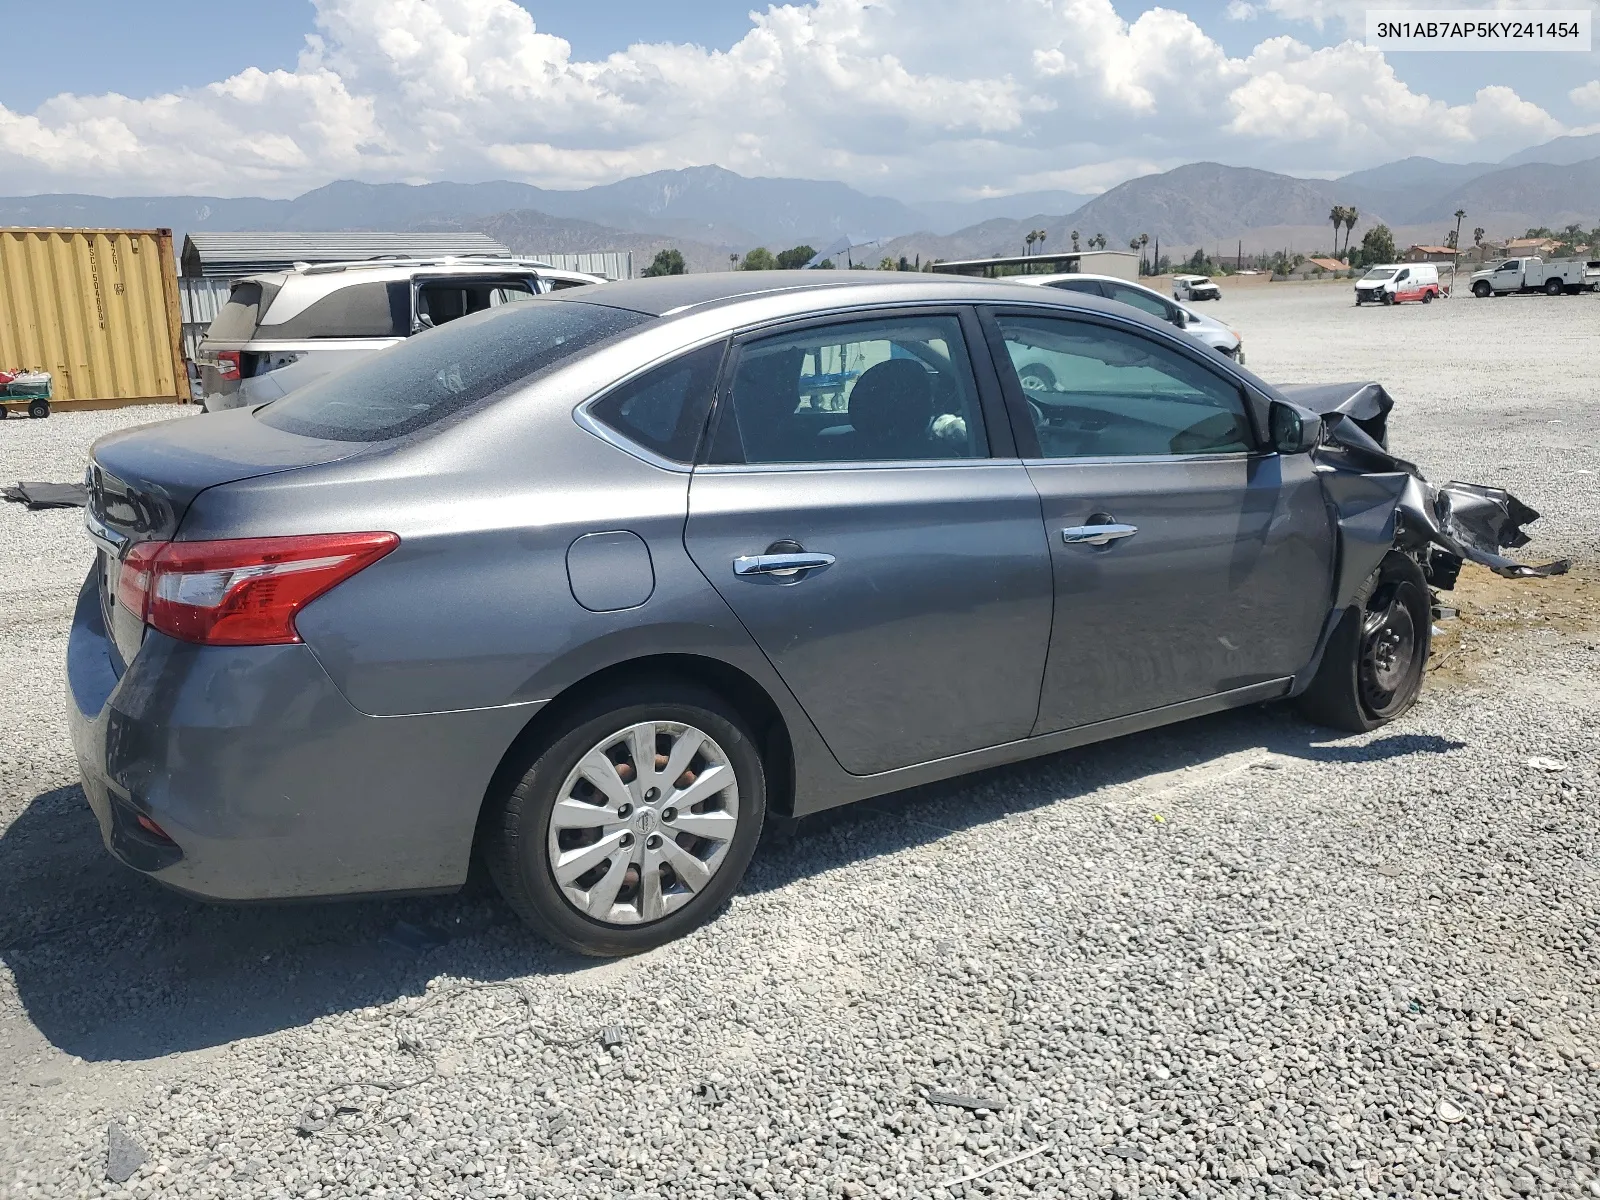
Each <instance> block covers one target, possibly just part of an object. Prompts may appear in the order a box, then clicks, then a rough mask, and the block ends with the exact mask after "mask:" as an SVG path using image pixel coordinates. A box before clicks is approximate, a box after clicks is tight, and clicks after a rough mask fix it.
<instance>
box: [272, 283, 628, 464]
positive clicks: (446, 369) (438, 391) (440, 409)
mask: <svg viewBox="0 0 1600 1200" xmlns="http://www.w3.org/2000/svg"><path fill="white" fill-rule="evenodd" d="M652 319H653V318H651V317H648V316H645V315H644V314H643V313H636V312H630V311H628V310H626V309H620V308H604V307H602V306H600V305H598V304H573V303H563V302H557V301H539V300H528V301H524V302H523V303H520V304H506V305H503V306H500V307H497V308H491V309H489V310H488V311H487V312H481V313H475V314H473V315H472V316H470V317H462V318H461V319H460V320H457V321H451V322H450V323H449V324H448V325H445V326H443V327H442V328H439V329H431V330H429V331H428V332H426V333H420V334H418V335H417V336H415V337H412V338H408V339H406V341H404V342H402V343H401V344H400V345H398V346H392V347H390V348H389V349H387V350H384V351H381V352H380V353H377V354H374V355H372V356H370V357H367V358H364V359H363V360H362V361H361V362H359V363H356V364H354V365H352V366H350V367H347V368H345V369H344V370H342V371H339V372H337V373H335V374H332V375H326V376H324V377H323V378H321V379H318V380H315V381H313V382H312V383H309V384H307V385H306V386H305V387H303V388H301V389H299V390H297V391H295V392H292V393H291V394H289V395H288V396H285V397H284V398H283V399H282V400H278V401H276V402H274V403H272V404H269V405H267V406H266V407H265V408H263V409H261V410H260V412H259V417H260V419H261V421H262V422H263V423H265V424H267V425H270V426H272V427H273V428H274V429H282V430H284V431H285V432H287V433H298V434H302V435H304V436H306V437H316V438H329V439H331V440H333V441H340V442H377V441H383V440H384V439H386V438H395V437H402V436H404V435H405V434H408V433H411V432H412V431H414V430H417V429H421V428H423V427H424V426H426V425H431V424H433V423H434V422H435V421H438V420H441V419H443V418H444V417H445V416H447V415H449V414H450V413H453V412H457V411H459V410H460V409H463V408H465V407H467V406H468V405H470V404H474V403H476V402H477V401H479V400H482V399H483V398H484V397H486V396H490V395H492V394H493V393H495V392H498V391H500V390H501V389H502V388H505V387H509V386H510V385H512V384H514V383H519V382H521V381H522V380H524V379H526V378H528V377H529V376H531V375H534V374H535V373H537V372H539V371H543V370H547V369H548V368H550V367H553V366H556V365H558V364H560V363H561V362H563V361H565V360H566V359H569V358H571V357H573V356H574V355H576V354H580V353H582V352H583V351H584V350H587V349H588V348H589V347H591V346H594V345H596V344H597V343H599V342H601V341H603V340H604V339H606V338H608V337H612V336H614V335H616V334H620V333H626V332H627V331H628V330H630V329H634V328H637V327H638V326H640V325H642V324H644V323H645V322H647V321H650V320H652Z"/></svg>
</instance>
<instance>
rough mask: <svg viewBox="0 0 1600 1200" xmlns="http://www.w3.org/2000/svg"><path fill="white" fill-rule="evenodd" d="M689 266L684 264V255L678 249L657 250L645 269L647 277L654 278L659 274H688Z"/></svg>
mask: <svg viewBox="0 0 1600 1200" xmlns="http://www.w3.org/2000/svg"><path fill="white" fill-rule="evenodd" d="M688 273H689V268H688V267H686V266H684V265H683V255H682V253H680V252H679V251H677V250H657V251H656V256H655V257H654V258H653V259H651V260H650V265H649V266H648V267H646V268H645V269H644V275H645V278H647V279H654V278H655V277H656V276H658V275H687V274H688Z"/></svg>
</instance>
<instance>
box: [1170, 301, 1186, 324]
mask: <svg viewBox="0 0 1600 1200" xmlns="http://www.w3.org/2000/svg"><path fill="white" fill-rule="evenodd" d="M1172 323H1173V324H1174V325H1176V326H1177V327H1178V328H1179V329H1187V328H1189V317H1188V314H1187V313H1185V312H1184V311H1183V309H1181V308H1179V307H1178V306H1177V305H1173V307H1172Z"/></svg>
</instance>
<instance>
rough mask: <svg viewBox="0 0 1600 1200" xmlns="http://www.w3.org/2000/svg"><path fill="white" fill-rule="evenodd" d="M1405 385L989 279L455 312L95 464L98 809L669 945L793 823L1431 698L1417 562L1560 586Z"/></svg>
mask: <svg viewBox="0 0 1600 1200" xmlns="http://www.w3.org/2000/svg"><path fill="white" fill-rule="evenodd" d="M1041 370H1044V371H1048V372H1049V373H1050V378H1051V379H1052V380H1053V381H1054V382H1052V383H1050V384H1049V386H1033V387H1028V386H1024V382H1023V381H1024V379H1026V378H1033V379H1035V380H1036V381H1037V380H1038V379H1042V378H1043V376H1042V375H1041V374H1040V371H1041ZM1388 405H1389V400H1388V397H1387V396H1385V395H1384V394H1383V392H1382V389H1381V388H1378V387H1376V385H1364V386H1355V387H1344V388H1334V389H1322V390H1318V389H1299V390H1296V391H1293V392H1288V393H1286V392H1282V391H1279V390H1278V389H1275V388H1273V387H1271V386H1270V385H1268V384H1266V383H1264V382H1262V381H1261V380H1259V379H1257V378H1256V377H1255V376H1253V375H1251V374H1250V373H1249V372H1247V371H1244V370H1243V369H1241V368H1239V367H1238V366H1237V365H1236V364H1233V363H1231V362H1228V361H1227V360H1225V359H1223V358H1221V357H1219V356H1218V355H1216V354H1214V353H1213V352H1211V351H1210V350H1208V349H1206V348H1205V347H1203V346H1200V345H1198V344H1196V343H1195V342H1194V341H1193V340H1192V339H1190V338H1188V337H1186V336H1184V335H1183V334H1182V333H1180V332H1179V331H1177V330H1176V329H1174V328H1173V327H1172V326H1171V325H1168V324H1165V323H1163V322H1160V321H1157V320H1155V319H1153V318H1149V317H1146V316H1145V315H1144V314H1142V313H1138V312H1136V311H1134V310H1132V309H1130V308H1128V307H1127V306H1125V305H1122V304H1117V303H1113V302H1111V301H1108V300H1105V299H1101V298H1096V297H1091V296H1086V295H1079V294H1075V293H1070V292H1059V291H1055V290H1052V289H1045V288H1030V287H1022V286H1019V285H1017V284H1014V283H1007V282H1004V281H985V280H972V279H961V278H956V277H947V276H931V275H901V276H896V275H892V274H887V275H885V274H878V273H871V274H867V273H862V272H836V273H835V272H774V273H771V274H747V273H740V274H737V275H735V274H725V275H720V276H719V275H700V276H685V277H678V278H666V279H653V280H643V281H635V282H629V283H623V284H615V285H607V286H606V287H604V288H595V289H585V290H583V291H581V292H577V291H575V292H569V293H566V294H565V295H560V296H552V297H548V298H538V299H533V300H529V301H527V302H524V303H519V304H512V305H506V306H503V307H500V308H496V309H492V310H490V311H486V312H482V313H479V314H476V315H474V316H469V317H464V318H462V319H461V320H458V321H455V322H453V323H451V324H450V325H448V326H446V327H444V328H441V329H436V330H432V331H429V332H427V333H424V334H421V335H419V336H417V337H415V338H411V339H409V340H407V341H406V342H405V343H403V344H402V345H400V346H397V347H395V348H393V349H391V350H387V351H384V352H383V353H381V354H375V355H371V356H369V357H368V359H367V360H366V361H364V362H363V363H361V364H359V365H358V366H356V367H353V368H351V369H349V370H347V371H345V372H342V373H340V374H338V375H336V376H331V377H328V378H326V379H324V380H321V381H318V382H316V383H313V384H311V385H308V386H307V387H306V388H304V389H302V390H299V391H297V392H295V393H293V394H291V395H290V396H288V397H286V398H284V399H283V400H280V401H277V402H275V403H273V404H269V405H266V406H264V407H261V408H259V409H256V410H254V411H250V410H244V411H237V412H231V413H222V414H219V415H216V416H210V417H205V418H203V419H195V420H189V421H178V422H166V423H162V424H161V425H159V426H153V427H147V428H143V429H137V430H130V431H125V432H122V433H118V434H114V435H111V436H109V437H107V438H103V439H102V440H101V441H100V442H99V443H97V444H96V446H95V449H94V452H93V461H92V464H91V466H90V470H89V477H88V480H87V486H88V493H89V506H88V511H87V514H86V520H87V522H88V525H89V531H90V533H91V535H92V537H93V539H94V541H95V544H96V549H97V554H96V559H95V563H94V566H93V568H92V569H91V571H90V573H89V576H88V578H87V579H86V580H85V583H84V587H83V590H82V592H81V594H80V596H79V600H78V606H77V611H76V614H75V617H74V620H73V627H72V634H71V638H70V642H69V650H68V663H67V668H68V670H67V675H68V683H69V689H70V703H69V706H68V708H69V723H70V725H71V728H72V737H73V743H74V747H75V749H76V752H77V756H78V759H79V762H80V766H81V769H82V775H83V782H84V790H85V793H86V795H87V797H88V800H89V803H90V805H91V807H92V808H93V810H94V812H95V815H96V817H97V819H98V820H99V823H100V826H101V830H102V832H103V835H104V837H105V840H106V843H107V845H108V846H109V848H110V849H111V851H112V853H114V854H115V855H116V856H117V857H118V858H120V859H121V860H122V861H123V862H125V863H127V864H129V865H130V866H132V867H134V868H136V869H138V870H141V871H144V872H146V873H147V874H149V875H151V876H152V877H154V878H156V879H158V880H160V881H161V882H163V883H165V884H167V885H169V886H171V887H174V888H177V889H179V890H182V891H185V892H188V893H191V894H195V895H199V896H203V897H215V898H226V899H234V900H245V899H271V898H301V899H304V898H312V897H325V896H335V895H350V894H362V893H381V892H396V891H407V892H426V891H441V890H450V889H454V888H456V887H459V886H460V885H461V883H462V882H463V881H464V880H465V878H466V876H467V868H468V862H469V858H470V856H471V854H472V853H473V852H474V849H476V850H477V851H479V852H481V854H482V855H483V856H484V858H485V860H486V861H487V863H488V866H489V869H490V872H491V874H492V875H493V877H494V878H495V880H496V882H497V883H498V885H499V887H500V889H501V891H502V892H503V893H504V895H505V896H506V898H507V899H508V900H509V902H510V903H511V905H512V906H513V907H514V908H515V909H516V910H517V912H518V913H520V914H521V915H522V916H523V917H524V918H525V919H526V920H527V921H528V922H530V923H531V924H532V925H534V926H535V927H536V928H538V929H540V930H542V931H544V932H545V933H546V934H548V935H549V936H550V937H551V938H553V939H554V940H556V941H557V942H559V943H561V944H563V945H566V946H569V947H573V948H575V949H578V950H582V951H585V952H588V953H595V954H622V953H631V952H635V951H639V950H642V949H645V948H647V947H650V946H653V945H657V944H659V943H661V942H663V941H666V940H668V939H670V938H673V937H676V936H678V935H680V934H682V933H684V932H685V931H687V930H688V929H690V928H692V927H694V926H695V925H696V924H698V923H699V922H701V921H704V920H705V919H707V918H708V917H710V916H711V915H713V914H714V913H715V912H716V911H717V908H718V906H719V905H720V904H721V903H722V902H723V901H724V900H725V899H726V898H727V897H728V896H729V895H730V894H731V893H732V892H733V890H734V888H735V887H737V885H738V882H739V879H740V877H741V876H742V874H743V872H744V870H745V867H746V865H747V864H748V863H749V861H750V857H751V855H752V853H753V852H754V849H755V845H756V841H757V838H758V837H759V835H760V832H761V827H762V823H763V820H764V819H765V817H766V814H767V813H768V811H769V810H771V811H773V812H775V813H780V814H783V815H793V816H803V815H805V814H806V813H811V812H816V811H818V810H821V809H825V808H828V807H831V806H835V805H839V804H845V803H849V802H851V801H854V800H859V799H863V798H865V797H868V796H873V795H877V794H881V793H884V792H889V791H893V790H896V789H900V788H904V787H909V786H912V785H915V784H921V783H926V782H930V781H933V780H937V779H942V778H948V777H951V776H955V775H959V774H962V773H964V772H968V771H972V770H977V769H980V768H984V767H990V766H994V765H997V764H1000V763H1006V762H1013V761H1016V760H1019V759H1024V758H1028V757H1031V756H1035V755H1040V754H1047V753H1051V752H1054V751H1059V750H1064V749H1068V748H1071V747H1073V746H1079V745H1083V744H1085V743H1088V742H1093V741H1097V740H1101V739H1104V738H1109V737H1114V736H1117V735H1120V734H1124V733H1132V732H1136V731H1139V730H1143V729H1148V728H1152V727H1154V726H1159V725H1162V724H1166V723H1169V722H1172V721H1176V720H1181V719H1183V718H1186V717H1190V716H1197V715H1201V714H1204V713H1210V712H1216V711H1220V710H1223V709H1228V708H1234V707H1239V706H1242V705H1249V704H1256V703H1260V702H1263V701H1272V700H1280V699H1296V700H1298V702H1299V703H1300V704H1301V705H1302V706H1304V708H1305V709H1306V711H1307V712H1309V713H1311V714H1312V715H1313V716H1315V717H1317V718H1318V719H1320V720H1323V721H1326V722H1328V723H1330V724H1333V725H1335V726H1337V727H1340V728H1345V729H1357V730H1359V729H1369V728H1372V727H1374V726H1376V725H1378V724H1381V723H1383V722H1384V721H1388V720H1391V719H1393V718H1394V717H1395V716H1396V715H1398V714H1399V713H1400V712H1403V711H1404V710H1405V708H1406V707H1407V706H1408V705H1410V704H1411V703H1412V701H1413V699H1414V698H1415V696H1416V694H1417V691H1418V688H1419V686H1420V684H1421V679H1422V672H1423V666H1424V663H1425V660H1426V657H1427V652H1428V643H1429V630H1430V604H1431V602H1430V596H1429V589H1430V587H1448V586H1450V584H1451V582H1453V579H1454V576H1455V571H1456V569H1457V568H1458V567H1459V565H1460V563H1461V561H1462V560H1463V559H1466V558H1472V559H1474V560H1475V561H1480V562H1484V563H1486V564H1488V565H1489V566H1491V567H1492V568H1493V569H1496V570H1499V571H1501V572H1502V573H1512V574H1516V573H1524V572H1527V571H1529V570H1533V568H1524V567H1520V566H1518V565H1516V564H1514V563H1512V562H1510V561H1509V560H1507V559H1505V558H1503V557H1502V555H1501V551H1502V550H1503V549H1505V548H1507V547H1511V546H1516V545H1519V544H1520V543H1521V542H1522V541H1523V540H1524V535H1523V534H1522V532H1521V526H1522V525H1523V524H1525V523H1526V522H1527V521H1528V520H1531V519H1532V516H1533V514H1532V513H1531V511H1530V510H1528V509H1526V508H1524V507H1522V506H1521V505H1519V504H1518V503H1517V502H1515V501H1514V500H1512V499H1511V498H1510V497H1508V496H1505V495H1504V493H1498V492H1495V491H1492V490H1490V489H1481V488H1473V487H1470V486H1467V485H1456V484H1451V485H1447V486H1446V487H1444V488H1440V489H1432V488H1430V487H1429V486H1428V485H1427V484H1426V483H1425V482H1424V481H1423V480H1422V479H1421V478H1420V476H1419V475H1418V474H1417V473H1416V471H1415V469H1414V468H1412V467H1410V466H1409V465H1408V464H1406V463H1404V462H1403V461H1401V460H1400V459H1397V458H1395V457H1394V456H1393V455H1391V454H1390V453H1389V452H1388V451H1387V450H1386V449H1385V448H1384V440H1385V437H1384V428H1383V420H1384V417H1385V415H1386V413H1387V411H1388ZM1538 569H1542V570H1549V569H1556V568H1538Z"/></svg>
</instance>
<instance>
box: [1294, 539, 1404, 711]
mask: <svg viewBox="0 0 1600 1200" xmlns="http://www.w3.org/2000/svg"><path fill="white" fill-rule="evenodd" d="M1358 599H1359V602H1358V603H1357V604H1355V605H1352V606H1351V607H1350V608H1349V609H1347V610H1346V611H1345V614H1344V617H1343V618H1342V619H1341V620H1340V622H1339V625H1338V627H1337V628H1336V629H1335V630H1334V631H1333V636H1332V637H1331V638H1329V639H1328V645H1327V647H1326V649H1324V651H1323V654H1322V662H1321V664H1320V665H1319V666H1318V668H1317V673H1316V675H1315V676H1314V677H1313V678H1312V680H1311V686H1310V687H1309V688H1307V689H1306V691H1305V692H1304V693H1303V694H1302V695H1301V696H1300V697H1299V699H1298V700H1297V701H1296V702H1295V706H1296V707H1297V708H1298V709H1299V711H1300V714H1301V715H1302V716H1304V717H1305V718H1306V719H1307V720H1310V721H1314V722H1316V723H1317V724H1318V725H1328V726H1331V727H1333V728H1334V729H1343V730H1347V731H1348V732H1350V733H1366V732H1368V731H1369V730H1373V729H1376V728H1378V726H1380V725H1387V724H1388V723H1389V722H1390V721H1392V720H1394V719H1395V718H1396V717H1398V716H1400V715H1401V714H1402V713H1404V712H1405V711H1406V710H1407V709H1408V708H1410V707H1411V706H1412V704H1414V703H1415V702H1416V699H1417V694H1418V693H1419V692H1420V691H1421V690H1422V674H1423V670H1424V668H1425V667H1426V666H1427V662H1428V647H1429V644H1430V643H1431V641H1432V632H1433V623H1432V622H1433V606H1432V603H1431V601H1430V597H1429V593H1428V581H1427V579H1426V578H1424V576H1423V574H1422V568H1421V567H1419V566H1417V564H1416V563H1415V562H1413V561H1412V560H1411V559H1409V558H1407V557H1406V556H1405V555H1404V554H1400V553H1398V552H1392V553H1390V554H1389V555H1388V556H1387V557H1386V558H1385V559H1384V560H1383V562H1382V563H1381V564H1380V565H1379V567H1378V569H1377V571H1376V572H1374V573H1373V576H1372V578H1371V579H1370V580H1368V581H1367V584H1366V586H1365V587H1363V588H1362V589H1361V593H1360V595H1359V598H1358Z"/></svg>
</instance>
